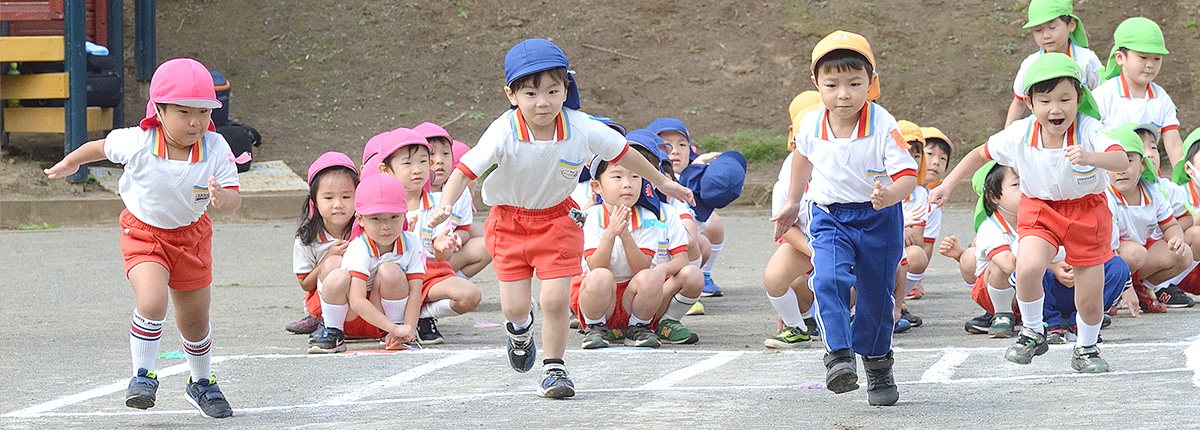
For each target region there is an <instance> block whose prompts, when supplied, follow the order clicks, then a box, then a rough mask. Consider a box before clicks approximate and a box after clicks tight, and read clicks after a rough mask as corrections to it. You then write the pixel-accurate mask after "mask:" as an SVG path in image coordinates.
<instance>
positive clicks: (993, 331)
mask: <svg viewBox="0 0 1200 430" xmlns="http://www.w3.org/2000/svg"><path fill="white" fill-rule="evenodd" d="M1016 320H1017V316H1016V315H1015V314H1013V313H1012V312H997V313H996V316H994V317H992V325H991V326H990V327H988V337H990V338H992V339H1007V338H1010V337H1013V334H1014V333H1013V325H1014V324H1015V322H1016Z"/></svg>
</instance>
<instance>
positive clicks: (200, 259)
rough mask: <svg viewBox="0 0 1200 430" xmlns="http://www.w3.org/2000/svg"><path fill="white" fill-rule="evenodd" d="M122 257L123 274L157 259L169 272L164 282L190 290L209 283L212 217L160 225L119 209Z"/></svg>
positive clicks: (210, 278)
mask: <svg viewBox="0 0 1200 430" xmlns="http://www.w3.org/2000/svg"><path fill="white" fill-rule="evenodd" d="M120 225H121V257H122V258H124V259H125V276H126V277H128V276H129V270H131V269H133V267H134V266H137V265H139V264H142V263H158V264H159V265H161V266H162V267H165V268H166V269H167V271H168V272H170V278H168V279H167V285H168V286H170V287H171V289H174V290H180V291H190V290H196V289H200V288H204V287H207V286H208V285H209V284H212V220H210V219H208V214H203V215H200V219H198V220H196V222H193V223H191V224H188V225H186V226H183V227H179V228H174V229H170V230H167V229H161V228H158V227H154V226H152V225H149V224H146V223H144V222H142V220H139V219H137V217H135V216H133V214H132V213H129V209H125V210H124V211H121V218H120Z"/></svg>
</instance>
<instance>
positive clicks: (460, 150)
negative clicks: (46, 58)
mask: <svg viewBox="0 0 1200 430" xmlns="http://www.w3.org/2000/svg"><path fill="white" fill-rule="evenodd" d="M470 150H471V147H470V146H467V144H465V143H462V142H459V141H457V140H455V141H453V142H452V143H451V144H450V158H451V159H452V160H453V161H451V163H452V164H454V165H453V166H450V167H451V168H455V167H458V161H459V160H462V158H463V156H464V155H467V151H470Z"/></svg>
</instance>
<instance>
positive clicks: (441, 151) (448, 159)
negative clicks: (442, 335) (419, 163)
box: [410, 122, 492, 343]
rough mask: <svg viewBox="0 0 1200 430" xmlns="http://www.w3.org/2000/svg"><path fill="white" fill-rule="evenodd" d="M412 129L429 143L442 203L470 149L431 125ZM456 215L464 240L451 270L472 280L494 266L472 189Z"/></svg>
mask: <svg viewBox="0 0 1200 430" xmlns="http://www.w3.org/2000/svg"><path fill="white" fill-rule="evenodd" d="M412 130H413V131H415V132H417V133H419V134H420V135H421V136H424V137H425V140H427V141H429V148H430V151H431V154H430V156H429V166H430V168H431V169H433V175H432V176H430V177H429V184H428V187H429V196H430V198H431V199H432V201H434V202H436V201H439V200H440V199H441V197H442V186H444V185H446V180H447V179H449V178H450V172H451V171H452V170H454V167H455V166H457V165H458V160H459V159H461V158H462V156H463V154H466V153H467V151H468V150H470V149H471V148H470V147H469V146H466V145H465V144H464V145H454V142H455V140H454V139H453V138H451V137H450V133H448V132H446V129H444V128H442V127H441V126H438V125H437V124H434V123H432V122H423V123H421V124H420V125H417V126H416V127H413V129H412ZM434 206H437V204H436V203H435V204H434ZM454 214H455V216H453V217H451V219H450V222H452V223H454V234H456V235H458V237H459V239H460V240H462V247H460V248H459V249H458V250H457V251H454V252H453V253H452V254H450V260H449V262H450V267H451V268H452V269H453V270H454V272H455V273H457V274H461V276H462V277H464V278H468V279H470V278H472V277H474V276H475V275H477V274H479V272H480V271H482V270H483V269H484V268H485V267H487V266H488V265H489V264H492V256H490V255H488V253H487V248H486V247H485V246H484V244H483V241H484V239H483V229H480V228H478V227H476V226H475V196H474V195H473V193H472V192H471V191H470V190H469V189H468V190H467V191H465V192H463V195H462V197H459V198H458V201H457V202H454ZM410 216H411V214H410ZM476 233H478V234H476ZM422 342H424V340H422ZM426 343H428V342H426Z"/></svg>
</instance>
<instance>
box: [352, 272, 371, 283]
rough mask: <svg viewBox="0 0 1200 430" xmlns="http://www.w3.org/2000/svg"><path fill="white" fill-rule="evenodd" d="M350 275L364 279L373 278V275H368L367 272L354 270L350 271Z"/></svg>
mask: <svg viewBox="0 0 1200 430" xmlns="http://www.w3.org/2000/svg"><path fill="white" fill-rule="evenodd" d="M350 276H351V277H354V278H358V279H362V280H364V281H365V280H367V279H370V278H371V276H370V275H367V274H366V273H362V272H356V271H353V270H351V271H350Z"/></svg>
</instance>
